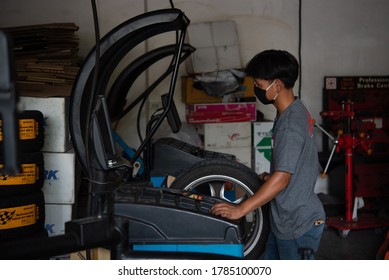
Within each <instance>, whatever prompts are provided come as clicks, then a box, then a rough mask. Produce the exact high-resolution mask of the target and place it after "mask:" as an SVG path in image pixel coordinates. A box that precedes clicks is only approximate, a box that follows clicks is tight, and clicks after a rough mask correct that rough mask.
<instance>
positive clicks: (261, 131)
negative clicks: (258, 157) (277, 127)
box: [253, 122, 274, 149]
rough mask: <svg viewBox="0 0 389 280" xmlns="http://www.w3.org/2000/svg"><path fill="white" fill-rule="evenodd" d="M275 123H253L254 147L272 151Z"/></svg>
mask: <svg viewBox="0 0 389 280" xmlns="http://www.w3.org/2000/svg"><path fill="white" fill-rule="evenodd" d="M273 125H274V122H255V123H253V145H254V147H262V148H268V149H270V148H271V147H272V143H271V142H272V136H273Z"/></svg>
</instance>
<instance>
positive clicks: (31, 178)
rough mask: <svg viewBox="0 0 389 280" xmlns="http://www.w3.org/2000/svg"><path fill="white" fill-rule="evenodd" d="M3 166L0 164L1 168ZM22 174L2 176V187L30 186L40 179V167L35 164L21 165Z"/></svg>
mask: <svg viewBox="0 0 389 280" xmlns="http://www.w3.org/2000/svg"><path fill="white" fill-rule="evenodd" d="M2 167H3V166H2V165H1V164H0V168H2ZM21 171H22V172H21V173H19V174H16V175H4V174H0V186H5V185H30V184H35V183H36V182H37V181H38V179H39V167H38V165H37V164H35V163H26V164H22V165H21Z"/></svg>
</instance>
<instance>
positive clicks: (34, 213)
mask: <svg viewBox="0 0 389 280" xmlns="http://www.w3.org/2000/svg"><path fill="white" fill-rule="evenodd" d="M38 219H39V207H38V206H37V205H36V204H29V205H23V206H18V207H12V208H0V230H4V229H11V228H19V227H25V226H30V225H33V224H36V222H37V221H38Z"/></svg>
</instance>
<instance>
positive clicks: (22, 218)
mask: <svg viewBox="0 0 389 280" xmlns="http://www.w3.org/2000/svg"><path fill="white" fill-rule="evenodd" d="M16 119H17V124H18V131H19V133H18V139H17V140H18V143H17V147H18V161H19V167H20V168H19V173H18V174H13V175H9V174H2V173H0V242H7V241H9V240H17V239H21V238H32V237H35V236H42V234H46V231H45V228H44V221H45V200H44V195H43V191H42V187H43V184H44V159H43V152H42V148H43V144H44V118H43V114H42V112H40V111H32V110H31V111H23V112H21V113H18V114H17V115H16ZM1 131H2V125H1V123H0V165H4V156H3V155H4V150H3V149H4V142H3V137H2V133H1Z"/></svg>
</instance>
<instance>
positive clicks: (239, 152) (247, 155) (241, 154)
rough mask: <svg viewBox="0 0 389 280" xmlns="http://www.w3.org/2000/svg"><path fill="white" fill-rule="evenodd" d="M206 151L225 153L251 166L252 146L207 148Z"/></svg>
mask: <svg viewBox="0 0 389 280" xmlns="http://www.w3.org/2000/svg"><path fill="white" fill-rule="evenodd" d="M207 150H208V151H214V152H218V153H225V154H230V155H234V156H236V161H237V162H240V163H242V164H244V165H246V166H247V167H249V168H251V152H252V147H231V148H208V149H207Z"/></svg>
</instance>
